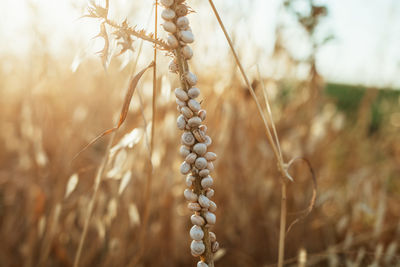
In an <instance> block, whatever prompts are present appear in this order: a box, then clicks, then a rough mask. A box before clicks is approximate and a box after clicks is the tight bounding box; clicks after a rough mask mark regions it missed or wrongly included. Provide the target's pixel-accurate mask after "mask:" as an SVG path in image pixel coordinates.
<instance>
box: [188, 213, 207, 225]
mask: <svg viewBox="0 0 400 267" xmlns="http://www.w3.org/2000/svg"><path fill="white" fill-rule="evenodd" d="M190 221H191V222H192V224H194V225H198V226H203V225H204V224H205V221H204V219H203V217H201V216H200V215H196V214H193V215H192V216H191V217H190Z"/></svg>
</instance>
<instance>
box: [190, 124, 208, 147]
mask: <svg viewBox="0 0 400 267" xmlns="http://www.w3.org/2000/svg"><path fill="white" fill-rule="evenodd" d="M201 126H202V125H200V126H199V129H194V130H193V135H194V138H196V140H197V141H199V142H200V143H203V142H205V141H206V134H205V133H204V132H203V131H201V130H200V127H201Z"/></svg>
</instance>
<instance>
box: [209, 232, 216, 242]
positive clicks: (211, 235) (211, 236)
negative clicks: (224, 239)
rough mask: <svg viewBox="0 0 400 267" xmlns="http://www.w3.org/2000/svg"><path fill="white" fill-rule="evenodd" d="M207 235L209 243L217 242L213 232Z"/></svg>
mask: <svg viewBox="0 0 400 267" xmlns="http://www.w3.org/2000/svg"><path fill="white" fill-rule="evenodd" d="M208 235H209V237H210V242H211V243H214V242H215V241H217V236H216V235H215V234H214V232H208Z"/></svg>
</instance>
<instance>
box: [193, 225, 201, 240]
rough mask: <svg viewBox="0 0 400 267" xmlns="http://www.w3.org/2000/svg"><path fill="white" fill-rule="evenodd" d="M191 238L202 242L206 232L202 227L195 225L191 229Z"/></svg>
mask: <svg viewBox="0 0 400 267" xmlns="http://www.w3.org/2000/svg"><path fill="white" fill-rule="evenodd" d="M190 237H191V238H192V239H193V240H196V241H200V240H202V239H203V237H204V232H203V230H202V229H201V227H200V226H198V225H193V227H192V228H191V229H190Z"/></svg>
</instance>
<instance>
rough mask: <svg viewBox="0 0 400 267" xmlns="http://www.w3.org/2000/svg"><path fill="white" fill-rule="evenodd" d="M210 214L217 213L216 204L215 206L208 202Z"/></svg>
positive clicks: (212, 202)
mask: <svg viewBox="0 0 400 267" xmlns="http://www.w3.org/2000/svg"><path fill="white" fill-rule="evenodd" d="M209 209H210V211H211V212H216V211H217V204H215V202H214V201H212V200H210V207H209Z"/></svg>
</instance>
